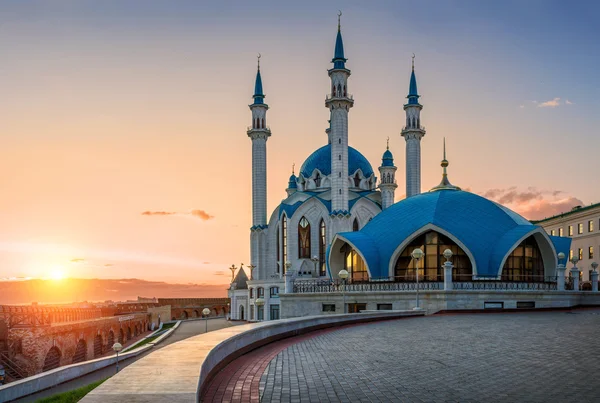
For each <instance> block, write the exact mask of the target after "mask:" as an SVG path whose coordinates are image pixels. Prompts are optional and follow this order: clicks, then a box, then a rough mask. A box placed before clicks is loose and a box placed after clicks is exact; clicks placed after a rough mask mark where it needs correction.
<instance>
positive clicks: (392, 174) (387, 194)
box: [379, 137, 398, 210]
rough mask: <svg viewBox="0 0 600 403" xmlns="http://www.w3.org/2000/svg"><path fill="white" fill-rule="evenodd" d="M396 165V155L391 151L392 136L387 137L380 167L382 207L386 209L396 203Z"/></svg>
mask: <svg viewBox="0 0 600 403" xmlns="http://www.w3.org/2000/svg"><path fill="white" fill-rule="evenodd" d="M397 169H398V168H396V166H395V165H394V156H393V155H392V152H391V151H390V138H389V137H388V138H387V144H386V147H385V152H384V153H383V157H382V158H381V166H380V167H379V175H380V178H381V179H380V183H379V189H380V190H381V209H382V210H385V209H386V208H388V207H390V206H391V205H392V204H394V198H395V192H396V188H397V187H398V185H397V184H396V170H397Z"/></svg>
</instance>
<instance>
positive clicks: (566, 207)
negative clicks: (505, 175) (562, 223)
mask: <svg viewBox="0 0 600 403" xmlns="http://www.w3.org/2000/svg"><path fill="white" fill-rule="evenodd" d="M564 193H565V192H563V191H562V190H539V189H537V188H535V187H529V188H527V189H526V190H519V189H518V188H517V187H516V186H512V187H509V188H506V189H490V190H487V191H485V192H483V193H482V196H483V197H486V198H488V199H491V200H494V201H495V202H497V203H500V204H503V205H506V206H507V207H509V208H511V209H512V210H514V211H515V212H517V213H519V214H521V215H522V216H523V217H525V218H527V219H528V220H541V219H543V218H546V217H551V216H554V215H557V214H561V213H564V212H567V211H570V210H571V209H572V208H573V207H575V206H581V205H583V202H582V201H581V200H579V199H578V198H576V197H573V196H566V195H565V194H564Z"/></svg>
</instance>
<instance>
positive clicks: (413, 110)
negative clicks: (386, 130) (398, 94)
mask: <svg viewBox="0 0 600 403" xmlns="http://www.w3.org/2000/svg"><path fill="white" fill-rule="evenodd" d="M411 64H412V69H411V73H410V84H409V88H408V96H407V97H406V98H408V101H407V102H406V104H405V105H404V111H405V113H406V126H405V127H404V128H403V129H402V137H404V139H405V140H406V197H407V198H408V197H411V196H414V195H417V194H419V193H421V139H422V138H423V136H425V128H424V127H423V126H421V109H423V106H422V105H421V104H420V103H419V97H420V95H419V93H418V91H417V77H416V76H415V54H414V53H413V55H412V63H411Z"/></svg>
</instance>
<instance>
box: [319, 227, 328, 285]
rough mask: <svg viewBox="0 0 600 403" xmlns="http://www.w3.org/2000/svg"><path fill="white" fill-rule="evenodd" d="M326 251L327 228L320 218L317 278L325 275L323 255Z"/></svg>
mask: <svg viewBox="0 0 600 403" xmlns="http://www.w3.org/2000/svg"><path fill="white" fill-rule="evenodd" d="M326 250H327V227H326V225H325V220H324V219H323V218H321V221H320V222H319V276H320V277H323V276H325V274H326V263H325V254H326Z"/></svg>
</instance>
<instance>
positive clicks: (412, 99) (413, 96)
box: [406, 69, 420, 105]
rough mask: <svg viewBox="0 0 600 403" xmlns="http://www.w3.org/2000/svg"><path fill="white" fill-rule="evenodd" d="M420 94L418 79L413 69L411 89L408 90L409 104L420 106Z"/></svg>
mask: <svg viewBox="0 0 600 403" xmlns="http://www.w3.org/2000/svg"><path fill="white" fill-rule="evenodd" d="M419 97H420V95H419V93H418V91H417V77H415V70H414V69H413V71H412V73H411V74H410V87H409V89H408V96H407V97H406V98H408V104H409V105H418V104H419Z"/></svg>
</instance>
